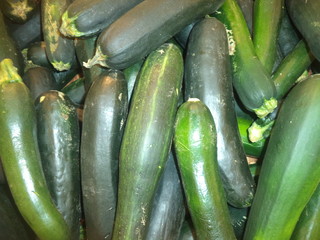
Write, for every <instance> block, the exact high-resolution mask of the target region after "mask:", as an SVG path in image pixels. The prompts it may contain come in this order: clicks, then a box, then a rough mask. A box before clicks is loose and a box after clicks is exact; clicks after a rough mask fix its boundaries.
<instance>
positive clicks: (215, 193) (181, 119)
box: [174, 98, 236, 240]
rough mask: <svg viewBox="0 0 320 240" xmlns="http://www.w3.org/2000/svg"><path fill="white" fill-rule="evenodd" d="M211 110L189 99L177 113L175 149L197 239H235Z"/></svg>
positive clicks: (195, 100) (197, 101)
mask: <svg viewBox="0 0 320 240" xmlns="http://www.w3.org/2000/svg"><path fill="white" fill-rule="evenodd" d="M217 144H218V143H217V132H216V129H215V123H214V119H213V117H212V115H211V113H210V109H209V108H208V107H207V106H206V105H205V104H204V103H202V102H201V101H200V100H199V99H197V98H189V100H188V101H187V102H185V103H183V104H182V105H181V106H180V107H179V109H178V112H177V117H176V123H175V131H174V149H175V152H176V154H177V162H178V167H179V171H180V175H181V180H182V184H183V189H184V193H185V196H186V202H187V206H188V210H189V212H190V215H191V219H192V222H193V225H194V229H195V234H196V238H197V239H225V240H232V239H236V238H235V235H234V232H233V228H232V225H231V219H230V215H229V212H228V206H227V199H226V195H225V191H224V189H223V185H222V179H221V177H220V173H219V166H218V159H217V146H218V145H217Z"/></svg>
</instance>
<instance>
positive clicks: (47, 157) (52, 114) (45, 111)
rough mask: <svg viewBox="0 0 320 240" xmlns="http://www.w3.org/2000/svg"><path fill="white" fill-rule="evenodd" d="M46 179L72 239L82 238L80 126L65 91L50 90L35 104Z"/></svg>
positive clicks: (74, 109) (73, 107)
mask: <svg viewBox="0 0 320 240" xmlns="http://www.w3.org/2000/svg"><path fill="white" fill-rule="evenodd" d="M35 108H36V114H37V134H38V143H39V150H40V155H41V162H42V168H43V171H44V176H45V178H46V182H47V185H48V188H49V191H50V194H51V197H52V199H53V201H54V203H55V205H56V206H57V208H58V209H59V211H60V212H61V214H62V216H63V217H64V219H65V221H66V223H67V224H68V227H69V229H70V232H71V239H74V240H78V239H79V236H80V231H79V230H80V214H81V211H80V166H79V164H80V155H79V151H80V127H79V122H78V115H77V112H76V108H75V106H74V105H73V104H72V102H71V100H70V99H69V98H68V97H67V96H66V95H65V94H64V93H62V92H59V91H54V90H51V91H46V92H44V93H42V94H41V95H40V96H39V97H38V98H37V99H36V101H35Z"/></svg>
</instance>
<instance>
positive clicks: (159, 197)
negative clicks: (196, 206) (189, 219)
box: [146, 151, 186, 240]
mask: <svg viewBox="0 0 320 240" xmlns="http://www.w3.org/2000/svg"><path fill="white" fill-rule="evenodd" d="M175 161H176V159H175V157H174V154H173V151H171V152H170V154H169V158H168V160H167V164H166V166H165V169H164V172H163V174H162V176H161V179H160V182H159V185H158V187H157V190H156V194H155V197H154V201H153V204H152V213H151V217H150V224H149V227H148V230H147V235H146V239H157V240H165V239H178V236H179V234H180V229H181V227H182V223H183V220H184V219H185V212H186V211H185V205H184V196H183V189H182V185H181V182H180V177H179V173H178V169H177V167H176V162H175Z"/></svg>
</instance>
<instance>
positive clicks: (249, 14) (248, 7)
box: [237, 0, 254, 35]
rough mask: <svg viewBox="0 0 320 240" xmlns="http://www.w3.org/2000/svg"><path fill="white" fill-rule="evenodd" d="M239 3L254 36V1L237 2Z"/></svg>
mask: <svg viewBox="0 0 320 240" xmlns="http://www.w3.org/2000/svg"><path fill="white" fill-rule="evenodd" d="M237 3H238V5H239V7H240V9H241V11H242V13H243V16H244V19H245V20H246V23H247V26H248V29H249V32H250V34H251V35H252V28H253V27H252V26H253V23H252V22H253V8H254V0H237Z"/></svg>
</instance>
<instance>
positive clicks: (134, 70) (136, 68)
mask: <svg viewBox="0 0 320 240" xmlns="http://www.w3.org/2000/svg"><path fill="white" fill-rule="evenodd" d="M142 64H143V60H141V61H139V62H137V63H135V64H133V65H132V66H130V67H128V68H126V69H124V70H123V73H124V76H125V79H126V80H127V82H128V99H129V102H130V99H131V96H132V92H133V89H134V85H135V82H136V80H137V78H138V74H139V72H140V70H141V67H142Z"/></svg>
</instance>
